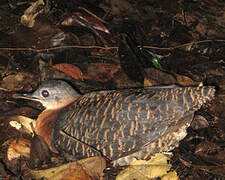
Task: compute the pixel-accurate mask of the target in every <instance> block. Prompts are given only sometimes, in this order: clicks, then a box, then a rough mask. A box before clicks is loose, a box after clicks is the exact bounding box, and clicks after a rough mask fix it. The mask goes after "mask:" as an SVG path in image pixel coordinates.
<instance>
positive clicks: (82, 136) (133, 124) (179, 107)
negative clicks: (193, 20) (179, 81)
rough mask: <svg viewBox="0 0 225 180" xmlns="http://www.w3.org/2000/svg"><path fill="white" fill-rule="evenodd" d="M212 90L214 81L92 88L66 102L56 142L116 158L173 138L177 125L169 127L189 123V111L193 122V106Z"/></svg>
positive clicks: (83, 153) (78, 154)
mask: <svg viewBox="0 0 225 180" xmlns="http://www.w3.org/2000/svg"><path fill="white" fill-rule="evenodd" d="M213 95H214V88H213V87H188V88H181V87H175V88H151V87H150V88H142V89H126V90H115V91H100V92H93V93H88V94H85V95H83V96H81V97H79V98H78V99H77V100H76V101H75V102H74V103H72V104H71V105H69V106H68V107H66V108H64V110H63V111H62V113H61V115H60V116H59V117H58V119H57V120H56V122H55V128H54V132H53V135H52V145H53V147H55V148H56V149H57V150H58V151H59V152H61V153H65V154H67V155H71V156H73V157H75V158H77V159H80V158H84V157H89V156H94V155H99V154H100V152H101V153H102V154H103V155H104V156H106V157H108V158H110V159H112V160H116V159H118V158H121V157H124V156H127V155H129V154H132V153H135V152H138V151H141V150H142V149H146V148H145V147H148V146H149V145H150V144H151V143H152V142H155V141H157V140H158V139H160V138H161V139H162V141H164V142H161V144H163V143H167V144H168V142H167V140H168V138H169V136H170V134H171V133H172V132H170V131H173V130H172V129H171V128H170V127H173V126H175V127H176V126H181V125H182V123H186V121H185V122H183V121H182V119H184V117H190V118H188V122H189V124H190V122H191V120H192V115H193V113H194V111H196V110H198V109H199V108H200V107H201V105H202V104H203V103H205V102H206V101H207V100H211V99H212V97H213ZM175 129H178V128H175ZM185 130H186V128H185ZM174 131H175V130H174ZM168 134H169V135H168ZM163 136H165V138H162V137H163ZM167 136H168V138H167ZM176 139H177V141H179V140H180V139H179V138H176ZM171 141H172V139H171ZM174 141H175V140H174ZM156 146H158V145H156ZM163 146H164V145H162V147H163ZM165 146H166V145H165ZM158 149H159V150H157V151H160V150H161V149H162V150H165V148H164V149H163V148H161V149H160V148H158ZM166 149H169V148H166ZM154 152H155V151H154Z"/></svg>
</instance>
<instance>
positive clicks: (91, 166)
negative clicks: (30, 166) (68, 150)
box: [24, 157, 106, 180]
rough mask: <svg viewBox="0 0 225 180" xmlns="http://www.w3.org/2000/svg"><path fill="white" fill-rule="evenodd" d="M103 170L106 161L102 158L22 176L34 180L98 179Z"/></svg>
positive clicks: (93, 158)
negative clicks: (42, 179)
mask: <svg viewBox="0 0 225 180" xmlns="http://www.w3.org/2000/svg"><path fill="white" fill-rule="evenodd" d="M105 168H106V161H105V159H104V158H103V157H90V158H87V159H82V160H79V161H76V162H72V163H67V164H63V165H61V166H58V167H54V168H49V169H45V170H30V171H29V172H27V173H26V174H25V175H24V178H27V177H35V179H41V178H46V179H54V180H70V179H73V180H74V179H75V180H89V179H95V178H96V179H99V178H100V177H101V176H103V170H104V169H105Z"/></svg>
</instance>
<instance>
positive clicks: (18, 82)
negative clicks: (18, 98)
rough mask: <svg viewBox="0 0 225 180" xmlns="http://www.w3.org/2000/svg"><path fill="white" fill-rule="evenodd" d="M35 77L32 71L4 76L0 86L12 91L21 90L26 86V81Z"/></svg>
mask: <svg viewBox="0 0 225 180" xmlns="http://www.w3.org/2000/svg"><path fill="white" fill-rule="evenodd" d="M32 79H34V75H32V74H31V73H25V72H19V73H16V74H11V75H8V76H6V77H4V78H3V80H2V82H1V85H0V87H1V88H5V89H8V90H12V91H19V90H22V89H23V88H24V85H25V84H26V82H28V81H30V80H32Z"/></svg>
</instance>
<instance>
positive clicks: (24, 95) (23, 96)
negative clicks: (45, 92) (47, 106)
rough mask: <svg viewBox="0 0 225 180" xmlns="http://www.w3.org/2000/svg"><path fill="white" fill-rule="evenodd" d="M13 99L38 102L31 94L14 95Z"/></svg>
mask: <svg viewBox="0 0 225 180" xmlns="http://www.w3.org/2000/svg"><path fill="white" fill-rule="evenodd" d="M13 98H15V99H28V100H31V101H38V102H40V99H39V98H37V97H34V96H33V94H32V93H31V94H14V95H13Z"/></svg>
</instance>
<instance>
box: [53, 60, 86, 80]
mask: <svg viewBox="0 0 225 180" xmlns="http://www.w3.org/2000/svg"><path fill="white" fill-rule="evenodd" d="M52 67H53V68H55V69H58V70H59V71H62V72H64V73H66V74H67V75H69V76H71V77H72V78H74V79H83V73H82V71H81V70H80V69H79V68H78V67H77V66H74V65H72V64H66V63H62V64H55V65H53V66H52Z"/></svg>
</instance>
